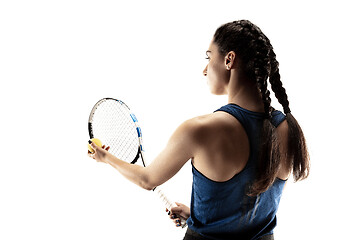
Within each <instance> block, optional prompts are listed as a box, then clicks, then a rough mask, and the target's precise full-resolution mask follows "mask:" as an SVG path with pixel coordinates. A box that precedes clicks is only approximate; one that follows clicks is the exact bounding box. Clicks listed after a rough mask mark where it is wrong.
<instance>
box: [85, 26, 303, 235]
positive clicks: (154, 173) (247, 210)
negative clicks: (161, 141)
mask: <svg viewBox="0 0 360 240" xmlns="http://www.w3.org/2000/svg"><path fill="white" fill-rule="evenodd" d="M206 54H207V57H208V59H209V62H208V64H207V66H206V67H205V69H204V71H203V73H204V75H205V76H206V77H207V80H208V85H209V87H210V91H211V92H212V93H213V94H217V95H220V94H227V95H228V104H227V105H225V106H223V107H221V108H220V109H218V110H216V111H215V112H214V113H211V114H208V115H205V116H200V117H196V118H193V119H190V120H188V121H186V122H184V123H183V124H181V125H180V126H179V127H178V129H177V130H176V131H175V132H174V133H173V135H172V136H171V138H170V140H169V142H168V144H167V146H166V147H165V149H164V150H163V151H162V152H161V153H160V154H159V155H158V156H157V157H156V159H154V160H153V161H152V163H151V164H150V165H149V166H147V167H145V168H144V167H140V166H138V165H131V164H128V163H126V162H124V161H122V160H120V159H117V158H115V157H114V156H112V155H111V154H109V153H108V152H107V151H106V150H105V149H103V148H100V147H97V146H96V145H94V144H92V147H93V148H94V149H95V153H94V154H89V155H90V157H93V158H94V159H96V160H97V161H100V162H105V163H109V164H111V165H112V166H113V167H115V168H116V169H117V170H118V171H119V172H120V173H121V174H123V175H124V176H125V177H126V178H128V179H129V180H131V181H132V182H134V183H136V184H138V185H139V186H141V187H143V188H145V189H148V190H150V189H153V188H154V187H156V186H158V185H161V184H162V183H164V182H166V181H167V180H169V179H170V178H171V177H173V176H174V175H175V174H176V173H177V172H178V171H179V170H180V168H181V167H182V166H183V165H184V164H185V163H186V162H187V161H188V160H191V163H192V166H193V169H192V171H193V187H192V196H191V206H190V208H189V207H187V206H185V205H183V204H178V206H177V207H174V208H172V209H170V217H171V218H172V219H173V221H174V222H175V224H176V225H178V221H179V219H178V216H182V217H184V218H186V219H187V224H188V230H187V232H186V235H185V237H184V239H223V240H224V239H273V229H274V227H275V225H276V212H277V209H278V205H279V201H280V197H281V194H282V191H283V188H284V185H285V183H286V180H287V179H288V177H289V176H290V175H291V174H292V175H293V177H294V180H295V181H298V180H302V179H305V178H306V177H307V176H308V172H309V156H308V152H307V148H306V144H305V138H304V136H303V133H302V130H301V128H300V126H299V125H298V123H297V121H296V120H295V118H294V117H293V115H292V114H291V112H290V108H289V101H288V97H287V95H286V92H285V89H284V88H283V86H282V82H281V81H280V74H279V68H278V66H279V64H278V62H277V60H276V55H275V53H274V51H273V48H272V46H271V44H270V41H269V39H268V38H267V37H266V36H265V35H264V34H263V33H262V31H261V30H260V29H259V28H258V27H257V26H255V25H254V24H252V23H251V22H250V21H247V20H241V21H235V22H230V23H227V24H224V25H222V26H221V27H219V28H218V29H217V30H216V32H215V34H214V37H213V39H212V41H211V43H210V46H209V49H208V50H207V51H206ZM268 80H269V82H270V84H271V89H272V90H273V92H274V93H275V96H276V98H277V99H278V101H279V103H280V104H281V105H282V107H283V112H284V113H282V112H280V111H277V110H274V109H273V108H272V107H271V99H270V92H269V90H268V86H267V82H268Z"/></svg>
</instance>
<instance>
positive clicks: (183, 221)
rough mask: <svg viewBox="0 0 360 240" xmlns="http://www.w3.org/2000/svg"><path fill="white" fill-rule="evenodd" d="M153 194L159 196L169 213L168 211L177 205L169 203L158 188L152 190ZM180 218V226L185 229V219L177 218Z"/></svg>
mask: <svg viewBox="0 0 360 240" xmlns="http://www.w3.org/2000/svg"><path fill="white" fill-rule="evenodd" d="M154 192H156V193H157V194H158V196H159V198H160V199H161V200H162V202H163V203H164V204H165V206H166V208H167V209H168V210H169V211H170V209H171V208H172V207H176V206H177V205H176V204H175V203H173V202H171V201H170V200H169V199H168V198H167V197H166V196H165V194H164V193H163V192H162V191H161V189H160V188H159V187H156V188H155V189H154ZM178 217H179V218H180V225H181V227H182V228H184V227H186V226H187V224H186V219H185V218H183V217H181V216H178Z"/></svg>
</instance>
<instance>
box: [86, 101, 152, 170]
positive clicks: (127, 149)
mask: <svg viewBox="0 0 360 240" xmlns="http://www.w3.org/2000/svg"><path fill="white" fill-rule="evenodd" d="M88 130H89V137H90V139H92V138H98V139H100V140H101V141H102V143H103V144H104V145H106V146H110V149H109V152H110V153H111V154H112V155H114V156H115V157H117V158H119V159H121V160H123V161H126V162H129V163H135V162H136V161H137V159H138V158H139V157H141V160H142V161H141V162H142V164H143V165H144V166H145V161H144V159H143V147H142V132H141V128H140V126H139V124H138V120H137V118H136V116H135V114H133V113H132V112H131V111H130V108H129V107H128V106H127V105H126V104H125V103H124V102H123V101H121V100H118V99H114V98H103V99H100V100H99V101H98V102H97V103H96V104H95V105H94V107H93V108H92V110H91V112H90V116H89V121H88Z"/></svg>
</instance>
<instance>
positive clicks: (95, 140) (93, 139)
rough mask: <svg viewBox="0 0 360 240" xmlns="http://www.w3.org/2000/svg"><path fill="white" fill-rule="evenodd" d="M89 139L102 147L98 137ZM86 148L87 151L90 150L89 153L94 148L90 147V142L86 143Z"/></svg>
mask: <svg viewBox="0 0 360 240" xmlns="http://www.w3.org/2000/svg"><path fill="white" fill-rule="evenodd" d="M91 141H92V142H93V143H95V144H96V145H97V146H99V147H102V143H101V141H100V139H98V138H92V139H91ZM88 149H89V151H90V152H91V153H93V152H94V149H92V147H91V145H90V143H88Z"/></svg>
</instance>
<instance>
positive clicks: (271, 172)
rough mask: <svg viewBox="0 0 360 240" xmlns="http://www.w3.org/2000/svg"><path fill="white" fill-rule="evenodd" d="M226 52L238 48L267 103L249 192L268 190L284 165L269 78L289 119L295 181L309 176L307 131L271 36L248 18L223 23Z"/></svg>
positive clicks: (217, 37) (220, 34) (218, 38)
mask: <svg viewBox="0 0 360 240" xmlns="http://www.w3.org/2000/svg"><path fill="white" fill-rule="evenodd" d="M213 40H214V43H216V44H217V46H218V48H219V51H220V53H221V54H222V55H224V56H225V55H226V54H227V53H228V52H230V51H234V52H235V53H236V54H237V55H238V56H240V59H241V60H242V64H243V66H242V67H243V68H244V70H245V73H246V75H247V76H248V78H249V79H250V80H252V81H255V83H256V85H257V88H258V90H259V93H260V95H261V99H262V102H263V104H264V113H265V119H264V121H263V128H262V133H261V134H262V135H261V145H260V153H259V158H258V162H257V177H256V179H255V181H254V182H253V183H252V186H251V188H250V191H249V193H248V194H249V195H252V196H254V195H258V194H260V193H262V192H265V191H266V190H267V189H268V188H269V187H270V186H271V185H272V184H273V183H274V181H275V179H276V176H277V174H278V172H279V169H280V163H281V161H280V147H279V141H278V136H277V133H276V129H275V127H274V125H272V123H271V117H272V112H273V111H274V109H273V108H272V107H271V98H270V91H269V90H268V86H267V85H268V81H269V82H270V84H271V89H272V91H273V92H274V94H275V97H276V98H277V100H278V101H279V103H280V104H281V105H282V107H283V111H284V113H285V114H286V120H287V122H288V127H289V131H288V146H287V153H286V157H287V161H290V162H289V166H291V168H292V173H293V176H294V180H295V181H299V180H302V179H305V178H306V177H307V176H308V173H309V156H308V152H307V147H306V142H305V138H304V135H303V132H302V130H301V128H300V126H299V124H298V122H297V121H296V119H295V118H294V117H293V115H292V114H291V111H290V108H289V101H288V97H287V94H286V90H285V88H284V87H283V84H282V82H281V80H280V73H279V62H278V61H277V60H276V55H275V52H274V50H273V47H272V45H271V43H270V41H269V39H268V38H267V37H266V36H265V34H264V33H263V32H262V31H261V29H260V28H259V27H257V26H256V25H254V24H253V23H251V22H250V21H248V20H240V21H234V22H230V23H227V24H224V25H222V26H220V27H219V28H218V29H217V30H216V32H215V34H214V39H213Z"/></svg>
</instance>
